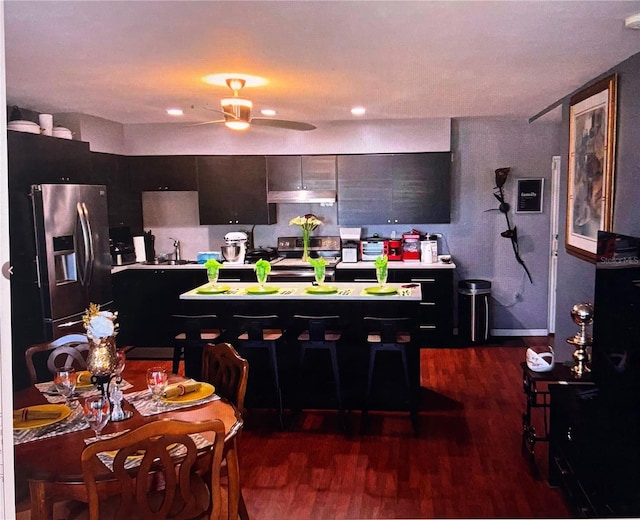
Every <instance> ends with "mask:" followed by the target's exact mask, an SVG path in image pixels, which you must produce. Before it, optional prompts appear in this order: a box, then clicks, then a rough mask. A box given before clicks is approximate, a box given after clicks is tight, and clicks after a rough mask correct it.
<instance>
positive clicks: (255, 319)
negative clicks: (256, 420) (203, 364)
mask: <svg viewBox="0 0 640 520" xmlns="http://www.w3.org/2000/svg"><path fill="white" fill-rule="evenodd" d="M233 318H234V320H235V321H236V323H237V325H238V332H239V336H238V337H237V341H236V344H237V347H238V350H239V351H240V354H241V355H242V357H246V355H245V353H246V350H247V349H256V348H259V349H266V350H267V351H268V353H269V362H270V364H271V372H272V375H273V383H274V387H275V391H276V403H277V408H278V415H279V419H280V427H281V428H284V422H283V407H282V389H281V387H280V371H279V369H278V355H277V353H276V345H277V344H278V342H281V341H283V336H284V330H283V329H282V326H281V325H280V317H279V316H278V315H276V314H269V315H261V316H253V315H245V314H234V316H233Z"/></svg>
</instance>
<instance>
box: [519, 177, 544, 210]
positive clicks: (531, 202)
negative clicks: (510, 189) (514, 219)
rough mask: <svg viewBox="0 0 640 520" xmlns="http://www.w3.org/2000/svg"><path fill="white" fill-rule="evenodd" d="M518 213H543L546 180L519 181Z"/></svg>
mask: <svg viewBox="0 0 640 520" xmlns="http://www.w3.org/2000/svg"><path fill="white" fill-rule="evenodd" d="M517 186H518V196H517V199H516V200H517V203H516V213H542V203H543V197H544V179H543V178H539V179H518V182H517Z"/></svg>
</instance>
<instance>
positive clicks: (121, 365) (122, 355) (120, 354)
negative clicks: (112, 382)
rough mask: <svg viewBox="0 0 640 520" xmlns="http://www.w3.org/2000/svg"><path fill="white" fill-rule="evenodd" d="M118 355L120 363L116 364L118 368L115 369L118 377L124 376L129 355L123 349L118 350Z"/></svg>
mask: <svg viewBox="0 0 640 520" xmlns="http://www.w3.org/2000/svg"><path fill="white" fill-rule="evenodd" d="M116 357H117V359H118V364H117V365H116V369H115V370H114V372H115V374H116V376H118V378H120V377H122V372H124V366H125V364H126V361H127V355H126V354H125V352H124V350H123V349H120V350H117V351H116Z"/></svg>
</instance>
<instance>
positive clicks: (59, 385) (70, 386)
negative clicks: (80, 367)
mask: <svg viewBox="0 0 640 520" xmlns="http://www.w3.org/2000/svg"><path fill="white" fill-rule="evenodd" d="M76 381H77V374H76V371H75V370H74V368H73V367H68V368H58V369H57V370H56V373H55V374H54V376H53V384H54V385H55V387H56V390H57V391H58V393H59V394H60V395H63V396H64V399H65V404H66V405H67V406H73V404H72V401H71V396H72V395H73V392H75V390H76Z"/></svg>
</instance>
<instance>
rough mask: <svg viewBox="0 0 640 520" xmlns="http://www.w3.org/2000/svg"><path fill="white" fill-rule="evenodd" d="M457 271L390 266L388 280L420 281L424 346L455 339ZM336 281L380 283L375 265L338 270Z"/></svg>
mask: <svg viewBox="0 0 640 520" xmlns="http://www.w3.org/2000/svg"><path fill="white" fill-rule="evenodd" d="M390 265H391V263H390ZM453 272H454V271H453V269H419V268H416V269H406V268H403V269H393V267H390V268H389V276H388V278H387V281H389V282H393V283H404V284H411V283H419V284H420V288H421V290H422V301H421V302H420V311H419V314H418V323H417V324H416V326H417V330H418V334H419V341H420V345H421V346H423V347H436V346H437V347H447V346H450V344H451V340H452V338H453ZM336 281H337V282H363V283H367V282H370V283H372V284H376V283H377V281H376V272H375V269H374V268H373V267H369V268H352V269H336Z"/></svg>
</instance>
